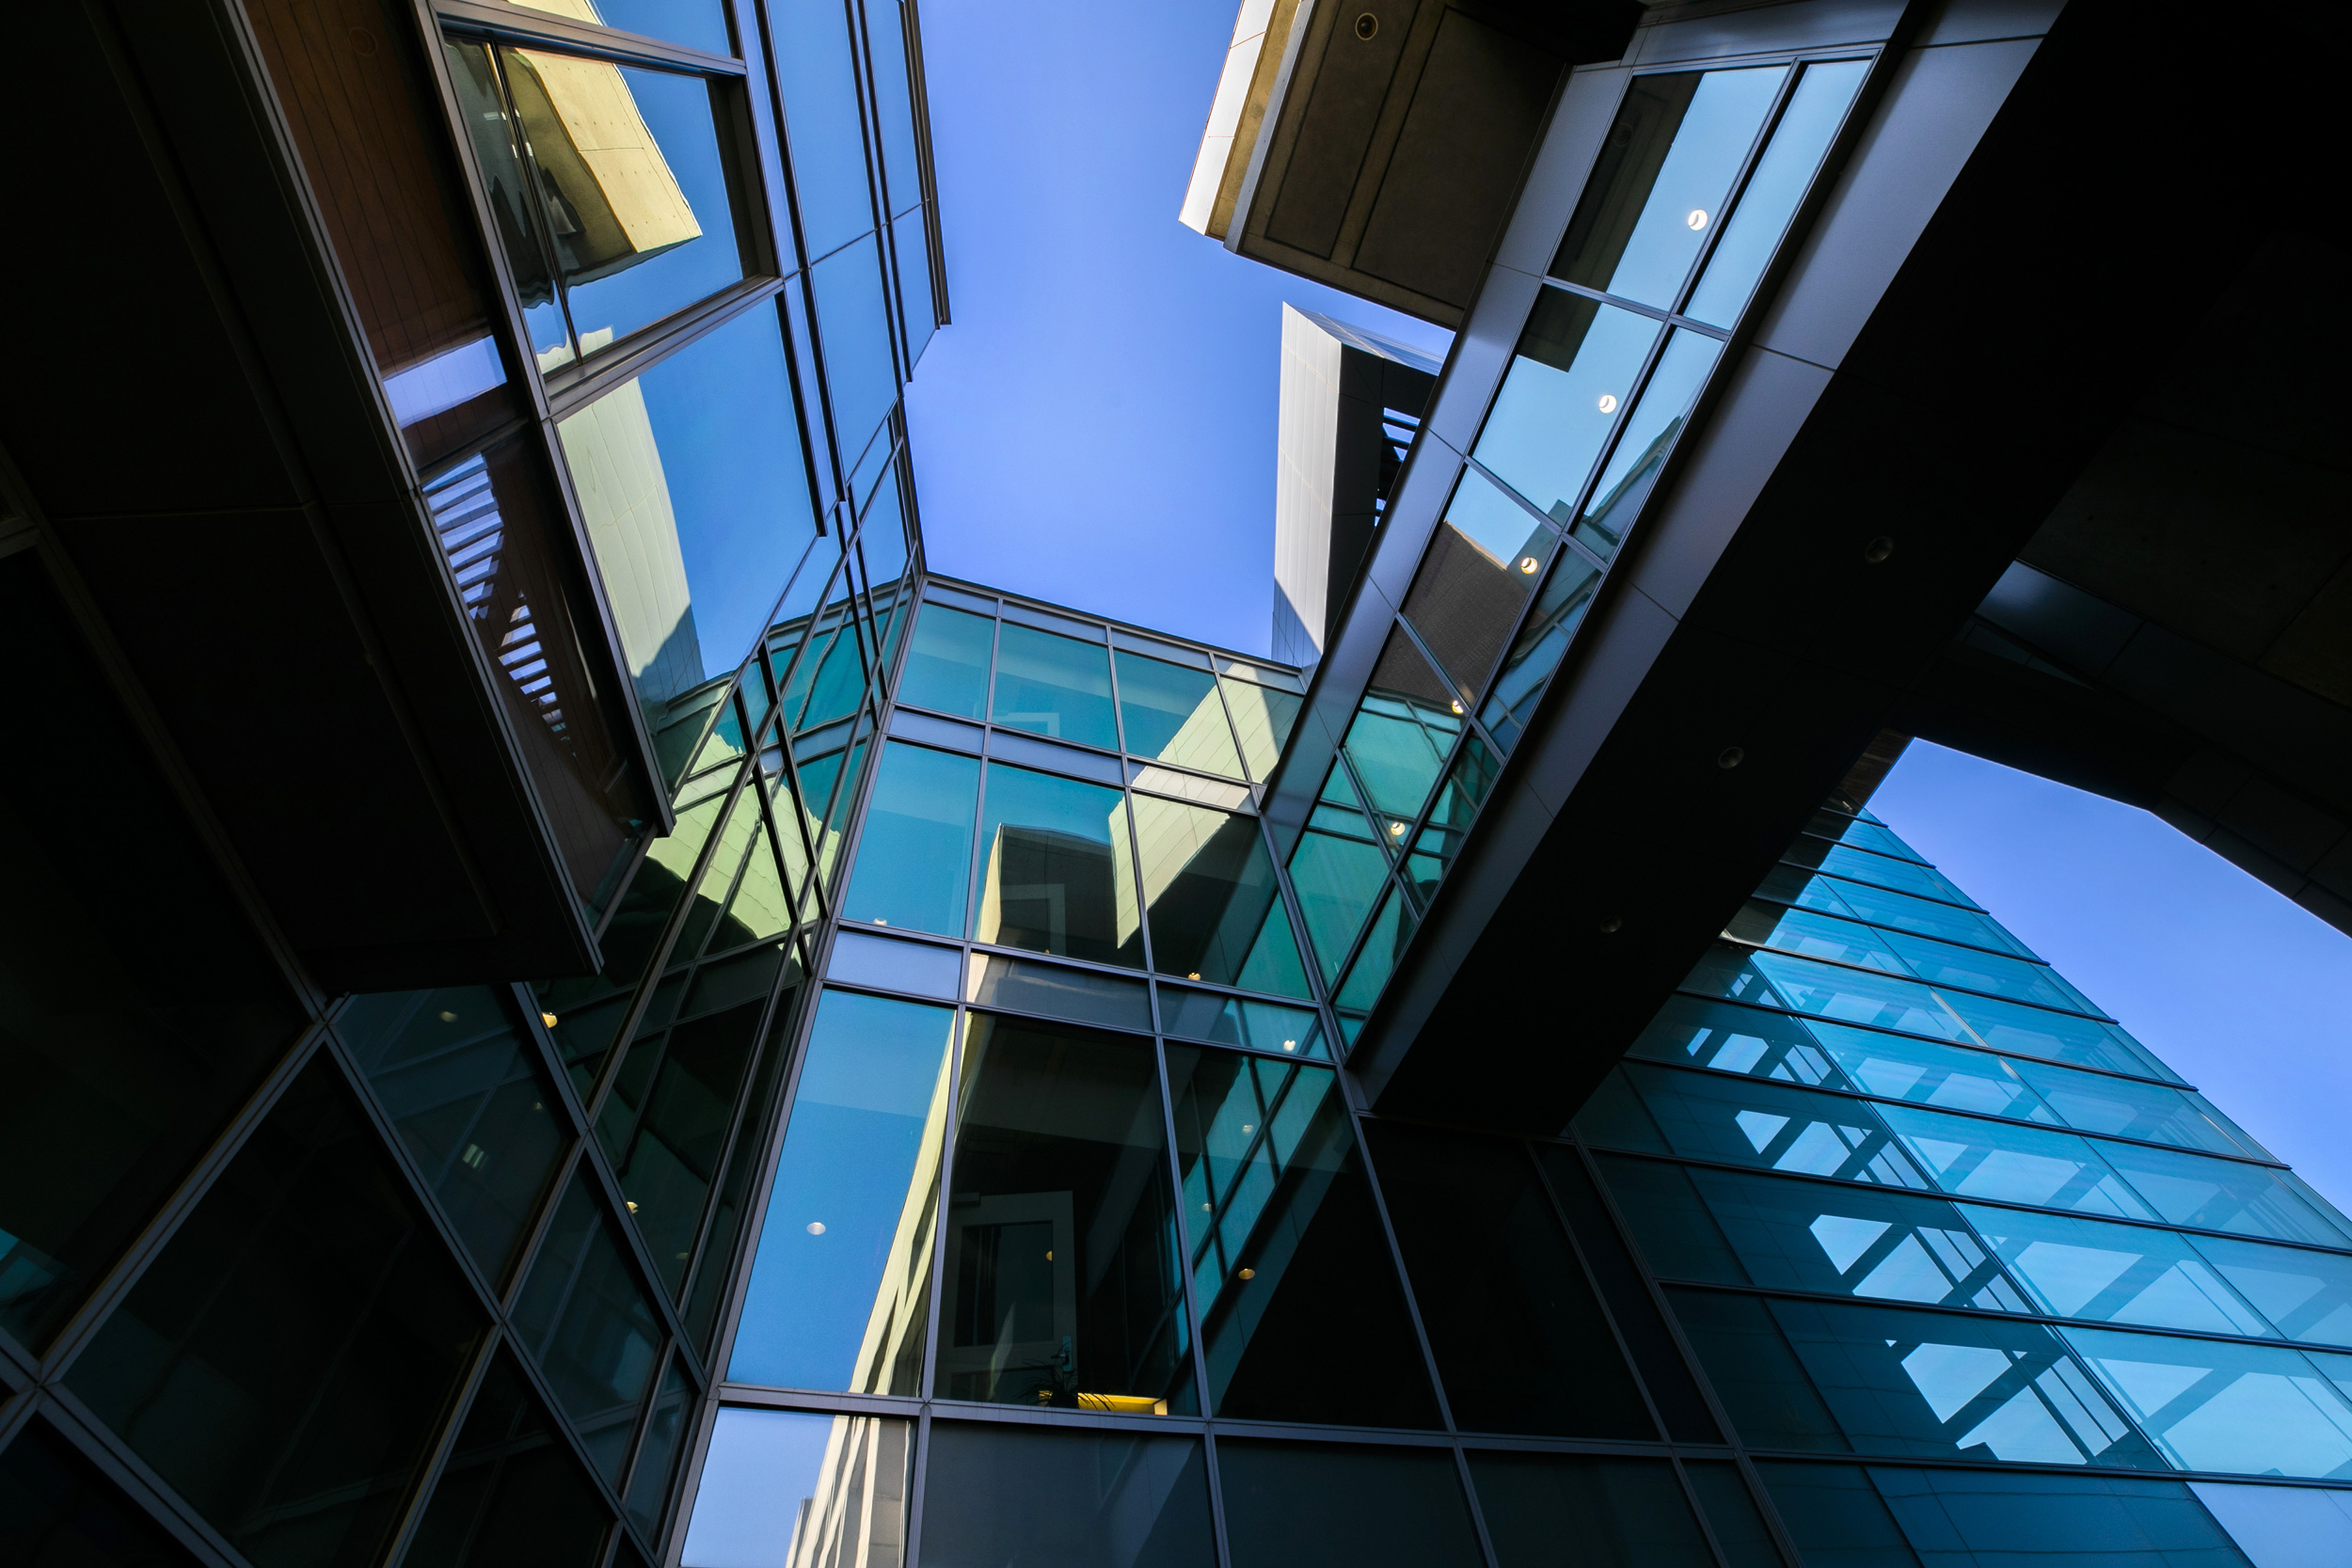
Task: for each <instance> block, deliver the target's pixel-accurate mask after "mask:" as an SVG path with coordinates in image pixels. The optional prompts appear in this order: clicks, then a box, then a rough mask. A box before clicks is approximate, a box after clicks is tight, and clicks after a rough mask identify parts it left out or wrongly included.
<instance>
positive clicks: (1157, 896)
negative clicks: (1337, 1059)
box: [1133, 697, 1308, 998]
mask: <svg viewBox="0 0 2352 1568" xmlns="http://www.w3.org/2000/svg"><path fill="white" fill-rule="evenodd" d="M1211 701H1213V702H1214V701H1215V698H1214V697H1212V698H1211ZM1220 722H1222V721H1220ZM1133 804H1134V810H1135V815H1136V863H1137V864H1138V865H1139V866H1140V867H1141V869H1142V872H1143V900H1144V906H1145V909H1146V910H1147V911H1149V914H1150V917H1151V922H1152V966H1153V967H1154V968H1156V969H1158V970H1159V971H1160V972H1161V973H1162V974H1182V975H1184V977H1185V978H1186V979H1189V980H1207V981H1210V982H1212V983H1214V984H1216V985H1221V986H1244V987H1247V988H1248V989H1249V990H1270V991H1273V992H1275V993H1277V994H1279V995H1283V996H1296V997H1302V998H1303V997H1305V996H1306V995H1307V994H1308V992H1307V974H1306V971H1305V970H1304V969H1303V968H1302V967H1301V966H1300V964H1299V961H1298V947H1297V943H1296V942H1295V941H1294V940H1293V939H1292V936H1291V929H1290V920H1289V918H1288V916H1286V915H1285V914H1284V913H1283V911H1282V897H1281V889H1280V888H1279V886H1278V885H1277V883H1276V881H1275V878H1274V857H1273V856H1272V855H1271V854H1270V853H1268V852H1267V849H1266V847H1265V835H1264V834H1263V832H1260V831H1259V828H1258V820H1257V818H1256V817H1254V816H1228V815H1227V814H1226V813H1224V812H1218V811H1210V810H1208V809H1207V808H1206V807H1202V806H1190V805H1185V804H1184V803H1182V802H1180V801H1176V800H1161V799H1159V798H1157V797H1155V796H1151V795H1137V796H1136V797H1135V800H1134V803H1133Z"/></svg>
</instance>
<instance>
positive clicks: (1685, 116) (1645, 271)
mask: <svg viewBox="0 0 2352 1568" xmlns="http://www.w3.org/2000/svg"><path fill="white" fill-rule="evenodd" d="M1787 77H1788V67H1787V66H1765V67H1759V68H1756V69H1751V70H1745V71H1707V72H1705V73H1704V74H1700V73H1696V72H1688V71H1685V72H1677V73H1676V74H1674V75H1670V76H1637V77H1635V78H1634V79H1633V80H1632V81H1631V82H1630V83H1629V84H1627V87H1626V94H1625V99H1624V102H1623V103H1621V104H1620V105H1619V106H1618V110H1617V122H1616V124H1615V125H1614V126H1613V127H1612V128H1611V131H1610V135H1609V140H1608V142H1607V144H1606V147H1605V149H1604V150H1603V152H1602V154H1601V162H1600V164H1599V166H1597V168H1595V170H1594V171H1593V178H1592V179H1591V181H1590V182H1588V183H1587V185H1586V187H1585V195H1584V197H1583V199H1582V200H1581V201H1580V202H1579V203H1578V204H1577V209H1576V215H1575V216H1574V217H1573V218H1571V219H1570V220H1569V222H1568V232H1567V235H1566V237H1565V239H1563V240H1562V241H1561V242H1560V253H1559V255H1558V256H1557V257H1555V258H1554V259H1553V261H1552V264H1551V270H1552V275H1553V276H1554V277H1565V278H1566V279H1567V280H1568V281H1569V282H1571V283H1582V284H1584V285H1586V286H1587V287H1589V288H1595V289H1599V290H1601V291H1602V292H1603V293H1613V294H1623V295H1624V296H1626V297H1627V298H1629V299H1638V300H1640V301H1641V302H1642V303H1643V304H1645V305H1655V306H1658V307H1659V308H1661V309H1665V308H1668V307H1671V306H1672V305H1673V304H1674V303H1675V300H1676V298H1677V296H1678V295H1679V294H1680V293H1682V281H1683V279H1684V278H1685V277H1688V276H1689V275H1690V271H1691V264H1692V262H1693V261H1696V260H1697V259H1698V254H1699V250H1700V248H1701V247H1702V246H1703V245H1705V244H1706V242H1707V237H1708V230H1711V229H1712V228H1714V227H1715V225H1716V224H1717V223H1718V222H1719V221H1721V219H1722V217H1723V214H1724V208H1725V207H1726V206H1727V205H1729V202H1730V198H1731V188H1732V182H1733V181H1734V180H1736V179H1737V178H1738V177H1739V173H1740V165H1742V164H1743V163H1745V162H1746V161H1747V156H1748V150H1749V149H1750V148H1751V147H1753V146H1754V145H1755V144H1756V133H1757V132H1759V131H1761V130H1762V129H1763V128H1764V119H1765V117H1766V116H1767V115H1769V114H1770V113H1771V112H1772V101H1773V99H1774V98H1775V97H1777V96H1778V94H1779V92H1780V87H1781V83H1782V82H1783V81H1784V80H1785V79H1786V78H1787Z"/></svg>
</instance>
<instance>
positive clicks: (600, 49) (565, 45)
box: [431, 0, 750, 79]
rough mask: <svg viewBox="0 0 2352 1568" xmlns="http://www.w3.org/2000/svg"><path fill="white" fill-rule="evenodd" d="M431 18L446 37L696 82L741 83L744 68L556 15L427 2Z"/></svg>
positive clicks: (477, 1)
mask: <svg viewBox="0 0 2352 1568" xmlns="http://www.w3.org/2000/svg"><path fill="white" fill-rule="evenodd" d="M431 5H432V8H433V14H434V17H435V19H436V20H437V22H438V23H439V24H441V26H442V27H443V28H444V29H445V30H447V31H450V32H453V33H458V34H462V35H466V36H469V37H471V38H476V39H481V40H491V41H495V42H498V43H501V44H505V45H509V46H511V47H515V48H520V49H532V48H542V49H551V50H560V51H562V52H563V53H564V54H566V55H585V56H588V57H590V58H593V59H599V60H607V61H611V62H612V63H615V64H619V65H632V66H652V67H655V68H657V69H665V70H669V71H687V72H691V73H692V74H694V75H697V76H729V77H734V78H737V79H741V78H743V77H745V76H747V75H748V74H749V73H750V71H749V67H748V66H747V65H746V64H745V63H744V62H743V61H742V60H740V59H737V58H735V57H734V56H732V55H713V54H711V53H710V52H709V51H707V50H703V49H696V48H694V47H693V46H692V45H691V44H683V43H672V42H670V41H669V40H666V39H658V38H654V37H652V36H651V35H650V34H645V33H630V32H625V31H623V30H622V29H620V28H618V27H608V26H606V25H604V24H601V23H588V22H579V21H575V20H574V19H572V18H570V17H567V16H564V14H562V13H561V12H557V11H542V10H539V9H536V8H532V9H529V10H524V9H519V8H508V7H505V6H500V5H489V4H485V3H484V0H431Z"/></svg>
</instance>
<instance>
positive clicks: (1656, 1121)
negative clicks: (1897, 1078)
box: [1576, 1062, 1927, 1188]
mask: <svg viewBox="0 0 2352 1568" xmlns="http://www.w3.org/2000/svg"><path fill="white" fill-rule="evenodd" d="M1576 1127H1577V1131H1578V1132H1580V1133H1581V1134H1582V1135H1583V1136H1584V1137H1586V1138H1587V1139H1589V1140H1591V1141H1592V1142H1595V1143H1600V1144H1614V1145H1618V1146H1620V1147H1627V1146H1629V1147H1631V1148H1651V1147H1658V1146H1657V1145H1656V1144H1655V1142H1654V1141H1653V1140H1655V1139H1656V1137H1657V1135H1658V1134H1657V1133H1656V1132H1651V1133H1650V1134H1649V1136H1648V1138H1646V1139H1645V1138H1644V1137H1643V1136H1642V1135H1641V1134H1642V1132H1643V1131H1644V1130H1645V1129H1647V1128H1649V1127H1655V1128H1656V1129H1658V1130H1659V1132H1663V1134H1664V1138H1665V1147H1668V1148H1671V1149H1672V1150H1673V1152H1675V1153H1677V1154H1689V1155H1692V1156H1695V1157H1697V1158H1700V1159H1708V1160H1722V1161H1726V1162H1728V1163H1730V1164H1741V1165H1757V1166H1762V1167H1765V1168H1767V1169H1771V1170H1779V1171H1793V1172H1799V1173H1802V1174H1804V1175H1806V1176H1834V1177H1837V1178H1839V1179H1840V1180H1847V1181H1872V1182H1877V1183H1880V1184H1881V1185H1884V1186H1892V1187H1912V1188H1922V1187H1925V1186H1926V1185H1927V1182H1926V1180H1924V1179H1922V1178H1921V1177H1920V1175H1919V1173H1918V1172H1917V1171H1916V1170H1915V1169H1913V1168H1912V1164H1911V1162H1910V1161H1908V1160H1906V1159H1904V1158H1903V1156H1902V1154H1901V1152H1900V1151H1899V1149H1897V1148H1896V1147H1895V1140H1894V1139H1893V1138H1892V1137H1890V1136H1889V1135H1888V1133H1887V1131H1886V1126H1885V1124H1884V1123H1883V1122H1882V1121H1881V1120H1880V1119H1879V1108H1878V1107H1875V1106H1872V1105H1868V1104H1866V1103H1865V1102H1863V1101H1859V1100H1847V1099H1844V1098H1842V1097H1839V1096H1835V1095H1825V1094H1812V1093H1808V1092H1807V1091H1805V1090H1804V1089H1793V1088H1784V1087H1782V1086H1781V1085H1777V1084H1766V1083H1762V1082H1759V1081H1757V1080H1755V1079H1740V1078H1717V1077H1710V1076H1708V1075H1707V1074H1704V1073H1694V1072H1674V1071H1668V1070H1665V1069H1659V1068H1654V1067H1650V1066H1648V1065H1647V1064H1645V1063H1642V1062H1628V1063H1626V1064H1624V1065H1623V1066H1622V1067H1620V1068H1618V1069H1617V1070H1616V1072H1615V1073H1614V1074H1613V1075H1612V1076H1611V1077H1610V1078H1609V1079H1608V1080H1606V1081H1605V1082H1604V1083H1603V1085H1602V1086H1601V1088H1600V1089H1599V1090H1597V1091H1596V1092H1595V1094H1594V1096H1593V1099H1592V1100H1591V1101H1588V1102H1587V1104H1586V1106H1585V1108H1584V1110H1583V1111H1581V1112H1580V1113H1579V1114H1578V1116H1577V1118H1576Z"/></svg>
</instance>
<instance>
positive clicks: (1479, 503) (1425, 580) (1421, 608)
mask: <svg viewBox="0 0 2352 1568" xmlns="http://www.w3.org/2000/svg"><path fill="white" fill-rule="evenodd" d="M1556 539H1557V535H1555V534H1554V533H1553V531H1552V530H1551V529H1550V528H1549V527H1548V526H1547V525H1545V524H1543V523H1540V522H1537V521H1536V520H1535V519H1534V517H1532V516H1530V515H1528V512H1527V509H1526V508H1525V507H1523V506H1521V505H1520V504H1519V503H1518V502H1517V501H1515V500H1513V499H1511V498H1510V497H1509V496H1508V495H1506V494H1505V493H1504V492H1503V490H1502V486H1500V485H1498V484H1496V483H1494V482H1493V481H1492V480H1490V479H1488V478H1487V477H1486V475H1485V474H1484V473H1481V472H1480V471H1479V470H1478V469H1477V468H1475V467H1465V468H1464V469H1463V470H1462V477H1461V479H1460V480H1459V481H1458V482H1457V483H1455V484H1454V499H1452V500H1450V501H1448V502H1447V503H1446V511H1445V515H1444V516H1443V517H1442V518H1440V519H1439V520H1438V528H1437V531H1435V532H1434V533H1433V534H1432V535H1431V536H1430V540H1429V547H1428V549H1427V550H1426V551H1425V552H1424V553H1423V555H1422V562H1421V567H1420V569H1419V570H1418V571H1416V572H1415V573H1414V574H1413V584H1412V587H1411V588H1409V589H1407V590H1406V594H1405V617H1406V620H1408V621H1410V622H1412V624H1413V629H1414V630H1415V631H1417V632H1419V633H1421V637H1422V642H1423V643H1425V644H1426V645H1427V646H1428V648H1429V651H1430V652H1431V653H1432V654H1433V655H1435V656H1436V657H1437V660H1438V664H1439V666H1440V667H1441V668H1442V669H1443V671H1444V673H1445V674H1446V675H1447V676H1448V677H1449V678H1450V679H1451V680H1452V682H1453V685H1454V691H1455V692H1457V693H1458V694H1459V695H1460V697H1461V700H1463V701H1464V702H1474V701H1476V700H1477V697H1478V693H1479V692H1480V691H1482V690H1483V689H1485V688H1486V673H1487V672H1488V671H1490V670H1492V669H1493V668H1494V663H1495V657H1496V656H1497V655H1499V654H1501V653H1502V644H1503V643H1504V642H1505V641H1508V640H1509V638H1510V635H1511V628H1512V626H1514V625H1516V624H1517V623H1518V618H1519V609H1520V607H1521V606H1522V605H1524V604H1526V602H1527V596H1528V594H1531V593H1533V592H1534V587H1535V580H1536V577H1537V574H1539V573H1540V572H1542V571H1543V569H1544V562H1547V561H1549V560H1550V559H1551V551H1552V546H1553V545H1554V543H1555V542H1556Z"/></svg>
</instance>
